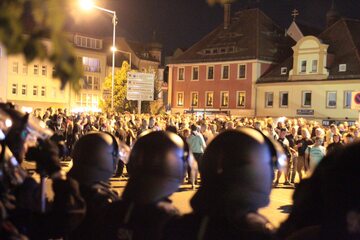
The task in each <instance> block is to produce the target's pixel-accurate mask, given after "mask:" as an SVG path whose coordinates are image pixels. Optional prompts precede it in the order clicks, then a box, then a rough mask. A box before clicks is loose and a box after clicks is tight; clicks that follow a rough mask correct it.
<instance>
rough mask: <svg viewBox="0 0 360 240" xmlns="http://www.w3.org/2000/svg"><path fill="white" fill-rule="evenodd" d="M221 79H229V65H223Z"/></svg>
mask: <svg viewBox="0 0 360 240" xmlns="http://www.w3.org/2000/svg"><path fill="white" fill-rule="evenodd" d="M221 79H229V66H222V71H221Z"/></svg>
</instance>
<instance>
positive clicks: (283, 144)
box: [274, 128, 291, 186]
mask: <svg viewBox="0 0 360 240" xmlns="http://www.w3.org/2000/svg"><path fill="white" fill-rule="evenodd" d="M286 134H287V130H286V128H281V129H280V131H279V138H278V139H277V141H278V142H279V144H280V145H281V147H282V148H283V150H284V152H285V155H286V159H287V167H286V168H285V169H284V171H280V170H279V171H277V174H276V179H275V182H274V186H277V185H278V184H279V180H280V177H281V175H282V174H283V173H284V177H285V182H284V185H291V183H290V175H289V169H290V166H291V150H290V144H289V141H288V140H287V138H286Z"/></svg>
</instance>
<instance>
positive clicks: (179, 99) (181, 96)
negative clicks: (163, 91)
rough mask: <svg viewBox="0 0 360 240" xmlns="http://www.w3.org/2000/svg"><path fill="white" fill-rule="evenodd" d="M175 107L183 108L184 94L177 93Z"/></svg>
mask: <svg viewBox="0 0 360 240" xmlns="http://www.w3.org/2000/svg"><path fill="white" fill-rule="evenodd" d="M176 102H177V105H178V106H184V93H183V92H178V93H177V101H176Z"/></svg>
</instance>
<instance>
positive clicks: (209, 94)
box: [205, 92, 214, 107]
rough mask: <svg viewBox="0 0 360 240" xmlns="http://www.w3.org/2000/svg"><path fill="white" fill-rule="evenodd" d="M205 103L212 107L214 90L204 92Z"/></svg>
mask: <svg viewBox="0 0 360 240" xmlns="http://www.w3.org/2000/svg"><path fill="white" fill-rule="evenodd" d="M205 104H206V107H212V106H213V105H214V92H205Z"/></svg>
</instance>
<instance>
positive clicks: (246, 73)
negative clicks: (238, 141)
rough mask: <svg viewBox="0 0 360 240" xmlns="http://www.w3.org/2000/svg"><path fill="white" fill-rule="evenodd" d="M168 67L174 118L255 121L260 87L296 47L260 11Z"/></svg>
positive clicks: (240, 17) (234, 21)
mask: <svg viewBox="0 0 360 240" xmlns="http://www.w3.org/2000/svg"><path fill="white" fill-rule="evenodd" d="M229 6H230V5H226V6H225V15H224V23H223V24H222V25H220V26H219V27H217V28H216V29H214V30H213V31H212V32H211V33H209V34H208V35H207V36H205V37H204V38H203V39H201V40H200V41H199V42H197V43H195V44H194V45H193V46H192V47H190V48H189V49H188V50H186V51H185V52H184V53H182V54H180V55H179V56H177V57H174V58H172V59H171V61H170V63H169V64H168V67H169V77H168V89H169V90H168V103H169V104H170V106H171V110H172V112H186V111H191V112H202V111H207V112H224V111H226V112H228V113H230V114H232V115H242V116H254V115H255V103H256V91H255V83H256V81H257V80H258V79H259V78H260V76H262V75H263V74H264V73H265V72H266V71H267V70H268V69H269V68H270V67H271V66H272V65H273V64H275V63H276V62H279V61H280V60H282V59H284V56H287V55H288V54H289V51H288V50H286V49H287V48H288V46H289V45H290V42H293V41H292V40H291V39H290V38H287V37H285V36H284V31H283V30H282V29H281V28H279V27H278V26H277V25H276V24H275V23H274V22H273V21H272V20H271V19H270V18H269V17H267V16H266V15H265V14H264V13H263V12H262V11H260V10H259V9H249V10H244V11H240V12H237V13H236V14H235V15H234V17H232V18H231V21H230V15H229V14H230V10H229Z"/></svg>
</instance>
